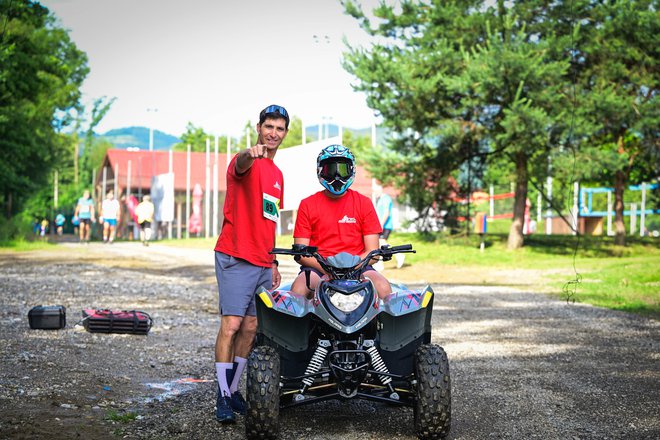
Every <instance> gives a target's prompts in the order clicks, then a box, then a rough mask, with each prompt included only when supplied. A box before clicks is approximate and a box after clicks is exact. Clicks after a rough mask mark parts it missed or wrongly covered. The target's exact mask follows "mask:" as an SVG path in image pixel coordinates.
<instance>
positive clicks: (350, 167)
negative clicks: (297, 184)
mask: <svg viewBox="0 0 660 440" xmlns="http://www.w3.org/2000/svg"><path fill="white" fill-rule="evenodd" d="M316 175H317V176H318V178H319V182H320V183H321V185H323V187H324V188H325V189H327V190H328V191H330V192H331V193H332V194H334V195H337V196H340V195H342V194H344V193H345V192H346V190H347V189H348V187H349V186H351V184H352V183H353V180H355V156H353V153H351V150H349V149H348V148H346V147H344V146H343V145H329V146H327V147H325V148H324V149H323V150H321V152H320V153H319V156H318V157H317V158H316Z"/></svg>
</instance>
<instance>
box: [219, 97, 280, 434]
mask: <svg viewBox="0 0 660 440" xmlns="http://www.w3.org/2000/svg"><path fill="white" fill-rule="evenodd" d="M256 129H257V143H256V145H254V146H253V147H248V148H247V149H245V150H243V151H241V152H239V153H238V154H237V155H236V156H234V158H233V159H232V161H231V162H230V163H229V167H228V168H227V194H226V197H225V204H224V209H223V212H224V221H223V223H222V230H221V231H220V236H219V237H218V240H217V242H216V246H215V273H216V279H217V282H218V293H219V305H220V329H219V331H218V336H217V338H216V342H215V368H216V374H217V378H218V397H217V402H216V413H215V415H216V419H217V420H218V421H219V422H222V423H233V422H234V421H235V420H236V416H235V414H234V413H235V412H236V413H239V414H245V409H246V406H245V400H244V399H243V396H242V395H241V393H240V392H239V391H238V384H239V381H240V378H241V375H242V374H243V371H244V369H245V365H246V363H247V357H248V354H249V353H250V350H252V346H253V344H254V338H255V336H256V332H257V316H256V306H255V292H256V290H257V288H259V287H260V286H263V287H264V288H266V289H274V288H277V287H278V286H279V284H280V280H281V277H280V273H279V270H278V268H277V264H278V263H277V260H275V259H274V257H273V255H271V254H269V252H270V251H271V250H272V248H273V247H274V246H275V227H276V225H277V220H278V218H279V210H280V209H281V208H282V201H283V194H284V183H283V176H282V171H280V169H279V168H278V167H277V165H275V162H274V161H273V159H274V157H275V154H276V153H277V149H278V147H279V146H280V144H281V143H282V141H283V140H284V138H285V137H286V135H287V133H288V131H289V114H288V113H287V111H286V110H285V109H284V107H281V106H279V105H269V106H268V107H266V108H265V109H263V110H262V111H261V113H260V114H259V123H258V124H257V126H256Z"/></svg>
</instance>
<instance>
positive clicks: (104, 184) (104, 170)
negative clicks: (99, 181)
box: [100, 167, 108, 201]
mask: <svg viewBox="0 0 660 440" xmlns="http://www.w3.org/2000/svg"><path fill="white" fill-rule="evenodd" d="M107 181H108V167H103V189H102V190H101V197H100V199H101V201H102V200H103V199H105V194H106V192H107V191H106V189H105V187H106V183H107Z"/></svg>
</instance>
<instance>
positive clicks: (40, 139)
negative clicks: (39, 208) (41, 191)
mask: <svg viewBox="0 0 660 440" xmlns="http://www.w3.org/2000/svg"><path fill="white" fill-rule="evenodd" d="M0 23H2V29H1V32H2V33H1V34H0V204H2V208H3V209H2V210H3V214H4V215H5V217H7V218H9V217H11V216H13V215H14V214H15V213H17V212H18V211H20V209H21V207H22V205H23V203H24V202H25V200H26V199H27V198H28V197H30V195H31V194H32V193H33V192H34V191H36V190H37V189H38V188H40V187H42V186H44V185H47V184H48V183H49V182H50V178H51V176H52V167H53V164H54V163H55V162H56V160H57V157H58V156H59V155H60V153H61V149H62V147H63V143H62V142H60V141H59V139H58V135H57V130H59V129H61V128H63V127H65V126H67V125H70V124H71V122H72V117H71V115H70V111H71V109H73V108H74V107H76V106H77V105H78V102H79V98H80V85H81V84H82V82H83V80H84V78H85V76H86V75H87V73H88V68H87V57H86V55H85V54H84V53H83V52H81V51H80V50H78V49H77V48H76V46H75V44H73V42H71V40H70V39H69V36H68V34H67V32H66V31H65V30H63V29H61V28H60V27H58V26H57V24H56V23H55V20H54V18H53V17H52V16H51V15H50V14H49V11H48V9H46V8H45V7H43V6H41V5H40V4H38V3H37V2H34V1H28V0H13V1H8V0H0Z"/></svg>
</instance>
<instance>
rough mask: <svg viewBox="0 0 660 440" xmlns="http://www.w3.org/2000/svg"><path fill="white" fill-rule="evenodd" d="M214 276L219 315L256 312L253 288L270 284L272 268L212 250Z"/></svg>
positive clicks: (269, 286) (271, 281)
mask: <svg viewBox="0 0 660 440" xmlns="http://www.w3.org/2000/svg"><path fill="white" fill-rule="evenodd" d="M215 278H216V279H217V280H218V295H219V298H220V300H219V304H220V314H221V315H233V316H246V315H249V316H256V315H257V308H256V306H255V302H254V300H255V292H256V291H257V289H258V288H259V286H263V287H264V288H266V289H270V288H271V287H273V269H272V268H270V267H261V266H255V265H254V264H252V263H248V262H247V261H245V260H242V259H240V258H236V257H232V256H231V255H227V254H223V253H222V252H216V253H215Z"/></svg>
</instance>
